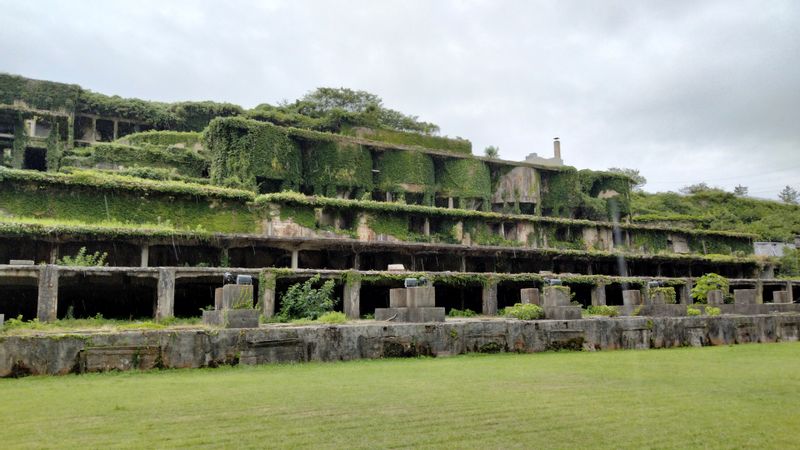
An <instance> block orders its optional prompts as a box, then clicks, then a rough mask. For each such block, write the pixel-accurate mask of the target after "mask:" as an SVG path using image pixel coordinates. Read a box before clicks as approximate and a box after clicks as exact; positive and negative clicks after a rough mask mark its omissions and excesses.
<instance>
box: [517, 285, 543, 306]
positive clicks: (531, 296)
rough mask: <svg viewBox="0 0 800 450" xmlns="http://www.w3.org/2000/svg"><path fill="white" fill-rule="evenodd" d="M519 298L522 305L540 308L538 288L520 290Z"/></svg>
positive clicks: (540, 300)
mask: <svg viewBox="0 0 800 450" xmlns="http://www.w3.org/2000/svg"><path fill="white" fill-rule="evenodd" d="M519 298H520V301H521V303H522V304H523V305H539V306H542V298H541V295H540V293H539V289H538V288H526V289H520V290H519Z"/></svg>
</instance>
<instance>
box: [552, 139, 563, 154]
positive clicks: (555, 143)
mask: <svg viewBox="0 0 800 450" xmlns="http://www.w3.org/2000/svg"><path fill="white" fill-rule="evenodd" d="M553 156H554V157H555V159H561V142H560V141H559V140H558V138H557V137H555V138H553Z"/></svg>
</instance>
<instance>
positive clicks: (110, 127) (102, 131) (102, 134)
mask: <svg viewBox="0 0 800 450" xmlns="http://www.w3.org/2000/svg"><path fill="white" fill-rule="evenodd" d="M95 126H96V127H97V140H98V141H101V142H111V141H113V140H114V122H113V121H111V120H104V119H97V122H96V125H95Z"/></svg>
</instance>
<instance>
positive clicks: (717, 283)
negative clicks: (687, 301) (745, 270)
mask: <svg viewBox="0 0 800 450" xmlns="http://www.w3.org/2000/svg"><path fill="white" fill-rule="evenodd" d="M728 286H729V285H728V279H727V278H725V277H723V276H722V275H717V274H716V273H707V274H705V275H703V276H702V277H700V278H698V279H697V282H696V283H695V285H694V287H693V288H692V298H693V299H695V301H696V302H697V303H706V302H708V291H711V290H715V289H719V290H720V291H722V295H723V296H726V297H727V296H728Z"/></svg>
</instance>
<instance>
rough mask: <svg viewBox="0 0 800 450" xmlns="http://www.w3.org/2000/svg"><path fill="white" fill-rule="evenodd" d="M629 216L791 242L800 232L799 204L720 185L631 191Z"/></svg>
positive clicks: (636, 218) (635, 218)
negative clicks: (688, 189)
mask: <svg viewBox="0 0 800 450" xmlns="http://www.w3.org/2000/svg"><path fill="white" fill-rule="evenodd" d="M632 210H633V219H634V220H639V219H640V218H644V219H646V220H650V221H653V220H658V219H659V218H663V220H664V221H673V220H677V221H687V220H688V221H693V222H694V223H696V224H697V225H698V226H700V227H702V228H705V229H710V230H729V231H738V232H742V233H752V234H754V235H757V236H759V237H760V238H761V239H764V240H771V241H784V242H791V241H792V240H793V239H794V236H795V235H798V234H800V206H798V205H790V204H785V203H779V202H777V201H767V200H758V199H754V198H745V197H739V196H736V195H735V194H733V193H729V192H725V191H722V190H720V189H710V188H709V189H704V190H699V191H696V192H695V193H694V194H689V195H681V194H678V193H675V192H665V193H658V194H648V193H643V192H636V193H633V194H632Z"/></svg>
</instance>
